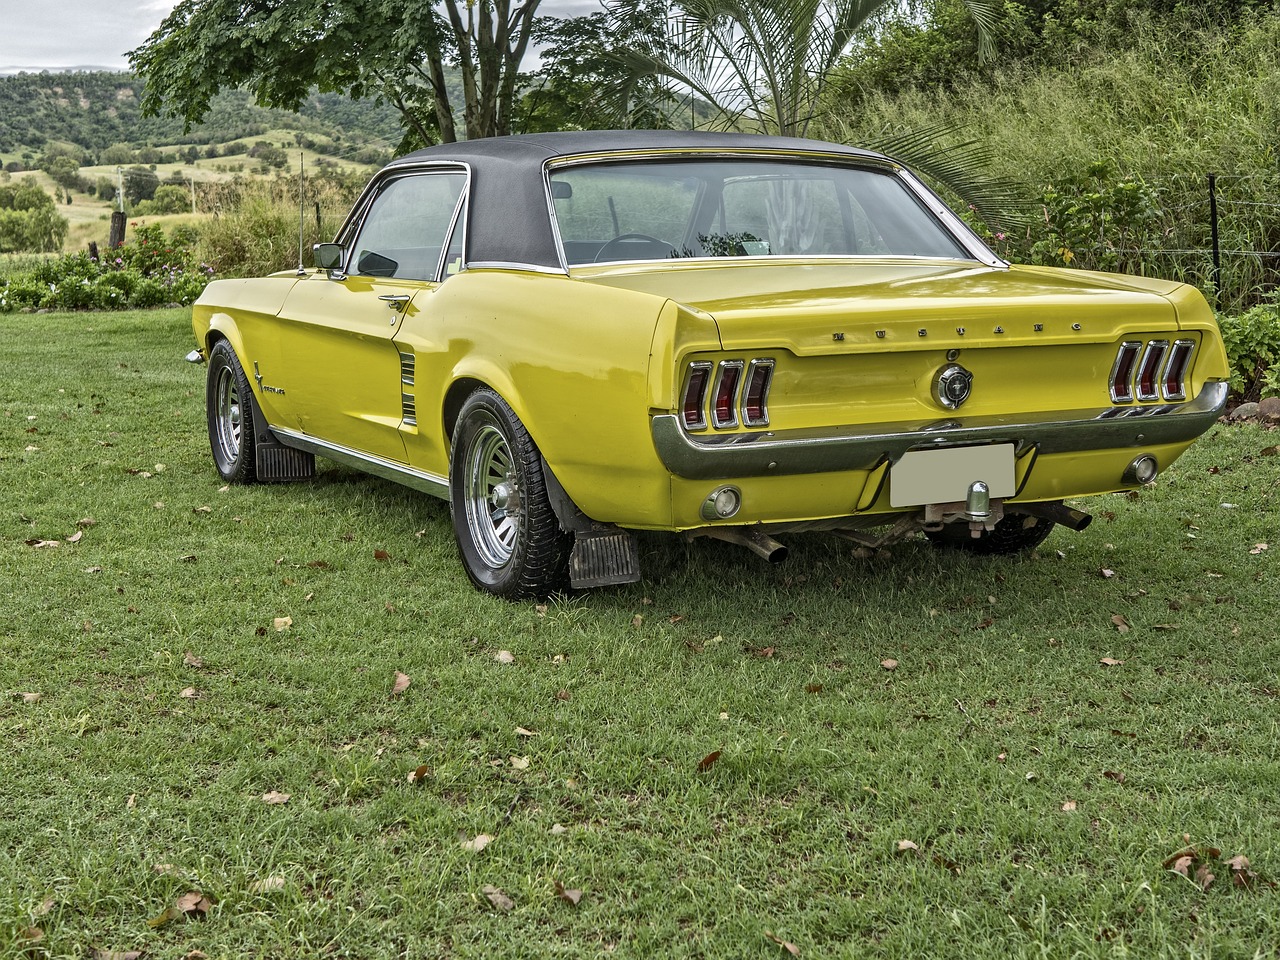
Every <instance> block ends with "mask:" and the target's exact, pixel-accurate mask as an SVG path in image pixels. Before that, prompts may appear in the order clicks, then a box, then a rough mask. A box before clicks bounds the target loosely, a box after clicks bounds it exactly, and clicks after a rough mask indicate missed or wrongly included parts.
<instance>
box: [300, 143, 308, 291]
mask: <svg viewBox="0 0 1280 960" xmlns="http://www.w3.org/2000/svg"><path fill="white" fill-rule="evenodd" d="M306 229H307V155H306V154H305V153H303V152H302V151H301V150H299V151H298V276H300V277H305V276H306V275H307V268H306V267H304V266H303V265H302V249H303V246H302V237H303V234H304V233H305V232H306Z"/></svg>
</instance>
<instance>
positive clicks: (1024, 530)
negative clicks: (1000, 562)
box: [925, 513, 1056, 555]
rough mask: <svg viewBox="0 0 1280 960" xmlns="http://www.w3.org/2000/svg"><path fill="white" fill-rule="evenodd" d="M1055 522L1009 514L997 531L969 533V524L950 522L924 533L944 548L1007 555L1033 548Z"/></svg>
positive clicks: (998, 525) (1042, 541)
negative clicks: (980, 534)
mask: <svg viewBox="0 0 1280 960" xmlns="http://www.w3.org/2000/svg"><path fill="white" fill-rule="evenodd" d="M1054 526H1056V524H1054V522H1053V521H1052V520H1045V519H1043V518H1041V517H1030V516H1027V515H1025V514H1018V513H1010V514H1007V515H1005V516H1004V517H1003V518H1001V519H1000V520H998V521H997V522H996V526H995V529H994V530H984V531H983V533H982V536H980V537H974V536H971V535H970V533H969V524H967V523H964V522H958V523H949V524H947V525H946V526H945V527H943V528H942V529H941V530H926V531H925V536H927V537H928V538H929V539H930V540H932V541H933V542H934V544H936V545H938V546H942V547H955V548H957V549H959V550H967V551H968V552H970V553H982V554H988V555H1007V554H1011V553H1021V552H1022V551H1024V550H1031V549H1034V548H1035V547H1038V546H1040V544H1042V543H1044V539H1045V537H1047V536H1049V534H1050V533H1051V532H1052V531H1053V528H1054Z"/></svg>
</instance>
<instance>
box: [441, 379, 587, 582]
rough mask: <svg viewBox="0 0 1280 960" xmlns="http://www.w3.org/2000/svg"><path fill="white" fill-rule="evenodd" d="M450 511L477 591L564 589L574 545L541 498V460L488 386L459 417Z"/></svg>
mask: <svg viewBox="0 0 1280 960" xmlns="http://www.w3.org/2000/svg"><path fill="white" fill-rule="evenodd" d="M449 507H450V512H451V513H452V515H453V532H454V536H455V537H456V538H457V540H458V550H459V552H460V553H461V554H462V564H463V567H464V568H465V569H466V571H467V576H469V577H470V578H471V581H472V582H473V583H474V584H475V585H476V586H478V587H479V588H480V589H482V590H486V591H488V592H489V593H492V594H494V595H496V596H499V597H504V598H506V599H508V600H519V599H524V598H527V597H545V596H547V595H548V594H549V593H552V592H554V591H555V590H557V589H559V588H561V587H563V586H564V584H565V581H566V579H567V573H568V565H569V550H570V547H571V546H572V540H571V538H570V537H569V536H568V535H567V534H565V533H564V531H562V530H561V529H560V521H559V520H558V519H557V518H556V515H555V511H554V510H552V508H551V502H550V500H548V498H547V490H546V483H545V481H544V479H543V475H542V455H541V454H540V453H539V452H538V448H537V446H536V445H535V444H534V442H533V438H532V437H530V436H529V433H528V431H527V430H525V428H524V425H523V424H522V423H521V422H520V419H519V418H518V417H517V416H516V415H515V413H514V412H513V411H512V409H511V408H510V407H509V406H508V405H507V403H506V401H504V400H503V399H502V398H501V397H499V396H498V395H497V394H496V393H494V392H493V391H492V390H489V389H487V388H485V389H480V390H477V391H476V392H474V393H473V394H471V396H469V397H468V398H467V400H466V402H465V403H464V404H463V405H462V410H461V411H460V412H459V413H458V422H457V426H456V427H455V429H454V432H453V450H452V455H451V457H450V466H449Z"/></svg>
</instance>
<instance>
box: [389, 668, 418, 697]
mask: <svg viewBox="0 0 1280 960" xmlns="http://www.w3.org/2000/svg"><path fill="white" fill-rule="evenodd" d="M411 683H413V681H412V680H410V679H409V675H408V674H405V673H401V672H400V671H399V670H397V671H396V676H395V681H394V682H393V683H392V684H391V695H392V696H393V697H398V696H399V695H400V694H402V693H404V692H405V691H406V690H408V689H409V684H411Z"/></svg>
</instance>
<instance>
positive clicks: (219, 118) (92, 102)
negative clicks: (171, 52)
mask: <svg viewBox="0 0 1280 960" xmlns="http://www.w3.org/2000/svg"><path fill="white" fill-rule="evenodd" d="M142 91H143V81H142V80H141V79H140V78H138V77H136V76H134V75H132V74H128V73H113V72H109V71H93V72H73V73H20V74H17V75H15V76H9V77H0V155H3V156H4V158H5V160H6V161H7V162H13V161H14V160H17V161H18V162H21V163H24V164H27V165H29V164H30V163H31V161H32V160H34V159H35V158H36V157H38V156H39V155H40V154H41V153H43V152H44V150H45V147H46V145H47V144H48V143H49V142H50V141H54V142H59V143H63V144H72V145H75V146H76V147H79V148H80V149H81V150H82V151H84V154H85V158H84V159H85V161H86V163H87V164H93V163H95V162H98V160H99V157H100V155H101V154H102V153H103V152H105V151H107V150H108V149H110V148H111V147H112V146H113V145H117V144H126V145H128V146H129V147H131V148H133V149H135V150H137V149H140V148H146V147H149V146H150V147H169V148H172V147H182V148H183V149H184V150H185V149H186V148H188V147H190V146H195V147H197V148H200V149H202V150H206V149H207V148H208V147H209V146H221V145H225V144H227V143H230V142H232V141H236V140H242V139H245V138H250V137H258V136H262V135H263V134H265V133H267V132H268V131H275V130H290V131H296V132H297V133H298V134H301V135H302V136H303V137H304V138H305V140H306V141H309V142H310V143H313V144H315V145H316V148H317V149H319V150H320V152H323V153H330V154H335V155H339V156H342V157H343V158H345V159H351V160H356V159H357V157H356V154H357V153H359V152H360V151H361V150H366V151H368V150H372V151H375V152H376V153H377V154H378V155H377V156H374V155H372V154H370V155H368V156H367V157H366V158H362V159H363V162H366V163H377V162H379V161H380V160H381V159H383V158H384V157H385V156H386V155H388V151H389V150H390V149H391V148H393V147H394V146H395V145H396V144H397V143H398V142H399V140H400V137H401V129H400V122H399V115H398V114H397V112H396V111H395V110H394V109H393V108H391V107H388V106H386V105H379V104H376V103H373V102H371V101H354V100H351V99H349V98H347V97H342V96H338V95H335V94H320V93H317V94H313V95H312V96H310V97H308V99H307V100H306V102H305V103H304V104H303V105H302V108H301V110H299V112H298V113H290V112H287V111H283V110H268V109H263V108H262V107H258V106H255V105H254V103H253V102H252V98H251V96H250V94H249V93H248V92H247V91H243V90H233V91H228V92H225V93H222V94H220V95H219V96H218V97H217V98H215V100H214V102H213V109H212V110H210V112H209V115H208V117H207V118H206V119H205V122H204V123H201V124H200V125H198V126H196V127H193V128H192V129H191V130H189V131H185V132H184V131H183V129H182V122H181V121H180V120H175V119H171V118H168V117H144V116H142V112H141V110H140V109H139V103H140V101H141V95H142Z"/></svg>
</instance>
